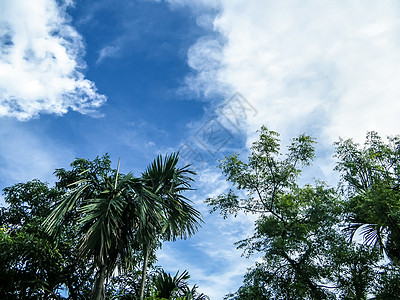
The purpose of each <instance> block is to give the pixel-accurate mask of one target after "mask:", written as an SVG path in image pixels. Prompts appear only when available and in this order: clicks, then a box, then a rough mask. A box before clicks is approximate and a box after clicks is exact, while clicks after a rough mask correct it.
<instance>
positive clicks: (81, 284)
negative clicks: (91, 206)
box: [0, 180, 92, 299]
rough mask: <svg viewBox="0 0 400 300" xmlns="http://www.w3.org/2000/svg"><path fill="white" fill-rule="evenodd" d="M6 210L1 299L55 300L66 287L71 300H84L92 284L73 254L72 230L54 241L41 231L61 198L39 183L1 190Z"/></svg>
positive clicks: (0, 217)
mask: <svg viewBox="0 0 400 300" xmlns="http://www.w3.org/2000/svg"><path fill="white" fill-rule="evenodd" d="M3 193H4V195H5V202H6V203H7V207H3V208H1V212H0V228H1V234H0V298H2V299H17V298H18V299H22V298H46V299H47V298H58V297H60V288H61V287H66V288H68V290H69V292H70V296H71V299H78V298H80V297H84V295H85V292H86V291H87V283H88V282H90V280H91V274H92V273H91V269H90V265H89V266H87V264H86V263H84V262H83V261H82V260H81V259H79V257H78V255H77V253H76V252H75V251H74V250H73V245H74V233H76V231H75V228H74V227H73V226H68V230H67V231H66V232H67V234H64V235H63V236H60V237H59V238H58V239H56V240H55V239H53V238H51V237H49V236H48V235H46V234H45V233H44V231H43V230H42V229H41V226H40V224H41V222H42V221H43V220H44V219H45V217H46V216H47V215H48V214H49V213H50V208H51V205H52V204H53V203H54V202H55V201H57V199H59V198H60V196H61V194H62V193H61V192H60V191H58V190H57V189H55V188H49V187H48V185H47V184H46V183H43V182H40V181H39V180H33V181H29V182H27V183H19V184H16V185H13V186H11V187H7V188H5V189H4V190H3Z"/></svg>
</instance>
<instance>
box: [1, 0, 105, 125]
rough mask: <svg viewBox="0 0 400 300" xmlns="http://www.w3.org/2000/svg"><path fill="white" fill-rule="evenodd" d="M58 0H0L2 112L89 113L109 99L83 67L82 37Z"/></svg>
mask: <svg viewBox="0 0 400 300" xmlns="http://www.w3.org/2000/svg"><path fill="white" fill-rule="evenodd" d="M68 4H71V2H65V5H63V6H59V5H58V4H57V2H56V1H55V0H35V1H23V0H6V1H1V2H0V20H1V21H0V117H4V116H10V117H14V118H17V119H19V120H27V119H30V118H32V117H35V116H37V115H38V114H39V113H54V114H58V115H62V114H65V113H66V112H67V111H68V110H69V109H72V110H75V111H79V112H81V113H87V112H90V111H92V110H93V109H94V108H96V107H99V106H100V105H102V104H103V103H104V101H105V100H106V97H105V96H103V95H100V94H98V93H97V89H96V87H95V85H94V83H93V82H91V81H89V80H88V79H85V77H84V75H83V73H82V70H83V68H84V67H85V64H84V62H83V61H82V56H83V54H84V46H83V43H82V37H81V36H80V35H79V34H78V32H77V31H76V30H75V29H74V28H73V27H72V26H71V25H69V22H68V16H67V15H66V12H65V9H66V5H68Z"/></svg>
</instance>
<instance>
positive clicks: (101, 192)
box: [43, 162, 162, 300]
mask: <svg viewBox="0 0 400 300" xmlns="http://www.w3.org/2000/svg"><path fill="white" fill-rule="evenodd" d="M86 171H88V170H86ZM86 171H85V172H86ZM85 172H83V173H85ZM80 175H83V178H82V179H80V180H78V181H76V182H74V183H73V184H71V185H70V187H72V188H73V189H72V190H71V191H70V192H68V193H67V194H66V195H65V196H64V198H63V199H62V200H61V201H60V202H59V203H57V205H56V207H55V209H54V210H53V211H52V212H51V214H50V215H49V216H48V217H47V219H46V220H45V222H44V224H43V225H44V226H45V228H46V231H47V232H48V233H50V234H54V233H55V232H56V231H58V230H59V228H60V227H61V225H62V221H63V220H64V219H65V217H66V216H67V215H68V214H69V213H70V212H71V211H72V210H76V211H77V215H78V217H77V222H78V224H79V225H80V230H81V233H82V238H81V240H80V243H79V250H80V254H81V256H83V257H86V258H88V259H92V260H93V262H94V263H95V265H96V266H97V275H96V282H95V287H94V293H93V299H96V300H97V299H104V292H105V289H104V281H105V278H106V277H110V276H111V274H112V273H113V271H114V270H115V268H116V267H117V266H118V267H119V268H120V269H129V268H130V266H131V264H132V262H133V261H134V249H133V245H134V244H135V242H136V240H137V239H138V234H139V233H140V232H139V231H138V229H139V228H143V220H144V219H145V218H146V220H147V221H148V225H147V227H148V228H149V230H152V231H155V230H156V229H155V228H152V227H153V226H154V227H160V226H161V223H160V222H159V221H160V220H161V217H160V216H161V215H162V210H161V206H160V202H159V201H158V197H156V196H155V195H154V194H153V193H151V192H149V191H148V190H147V189H146V188H145V187H144V185H143V183H142V180H141V179H138V178H135V177H134V176H133V175H132V174H131V173H129V174H127V175H121V174H119V162H118V168H117V170H116V171H115V174H113V175H109V176H108V175H107V174H102V176H101V179H100V180H99V179H98V178H97V177H96V176H87V177H85V176H84V175H85V174H80Z"/></svg>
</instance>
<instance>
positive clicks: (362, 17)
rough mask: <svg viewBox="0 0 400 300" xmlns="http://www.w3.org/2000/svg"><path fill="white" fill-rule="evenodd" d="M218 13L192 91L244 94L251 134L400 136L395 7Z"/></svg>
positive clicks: (294, 5)
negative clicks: (249, 107)
mask: <svg viewBox="0 0 400 300" xmlns="http://www.w3.org/2000/svg"><path fill="white" fill-rule="evenodd" d="M200 2H203V1H200ZM220 9H221V11H220V13H219V14H218V15H217V17H216V18H215V20H214V30H215V32H217V33H219V37H216V36H215V35H210V36H209V37H202V38H201V39H200V40H199V41H198V42H197V43H196V44H194V45H193V46H192V47H191V49H190V50H189V53H188V63H189V65H190V66H191V67H192V68H193V69H194V70H195V71H196V75H195V76H194V77H193V76H192V77H189V78H188V87H189V88H191V89H193V90H194V91H195V92H197V93H199V91H201V92H202V93H204V94H205V95H206V96H212V95H213V92H214V93H218V94H221V92H222V93H224V94H225V95H226V96H229V94H231V93H233V92H234V91H239V92H240V93H241V94H242V95H244V96H245V97H246V98H247V99H248V101H249V102H250V103H251V104H252V105H253V106H254V107H255V108H256V109H257V110H258V114H257V115H256V116H255V117H252V118H251V119H249V120H248V124H249V127H248V134H249V136H252V133H253V132H255V130H257V129H258V128H259V127H260V126H261V125H262V124H266V125H267V126H268V127H270V128H271V129H274V130H278V131H279V132H281V133H283V134H284V135H285V137H286V136H293V135H296V134H298V133H301V132H307V133H311V134H313V135H314V136H315V135H316V136H318V138H319V140H321V139H322V140H324V141H325V142H328V144H331V143H332V141H334V140H337V139H338V136H343V137H355V138H358V139H362V138H363V137H364V135H365V132H366V131H367V130H376V131H378V132H380V133H381V134H383V135H386V134H396V133H399V132H400V123H399V122H398V115H399V113H400V101H399V99H400V89H399V84H398V79H399V78H400V68H399V67H398V66H399V65H400V40H399V39H398V36H399V34H400V22H399V20H400V18H399V12H400V8H399V4H398V2H397V1H390V0H387V1H376V0H370V1H356V0H353V1H324V2H321V1H316V0H314V1H312V0H310V1H295V0H284V1H264V0H260V1H243V0H221V1H220Z"/></svg>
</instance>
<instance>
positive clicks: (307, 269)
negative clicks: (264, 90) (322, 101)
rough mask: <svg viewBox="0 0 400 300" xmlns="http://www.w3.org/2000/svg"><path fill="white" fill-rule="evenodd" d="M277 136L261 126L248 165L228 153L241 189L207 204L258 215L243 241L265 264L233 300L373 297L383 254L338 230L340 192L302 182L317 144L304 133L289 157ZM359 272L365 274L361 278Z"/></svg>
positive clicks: (228, 169)
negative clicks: (373, 279)
mask: <svg viewBox="0 0 400 300" xmlns="http://www.w3.org/2000/svg"><path fill="white" fill-rule="evenodd" d="M278 136H279V135H278V134H277V133H276V132H273V131H269V130H268V129H267V128H265V127H262V128H261V130H260V138H259V140H258V141H256V142H254V143H253V145H252V147H251V154H250V156H249V158H248V162H244V161H242V160H241V159H240V158H239V155H237V154H233V155H230V156H228V157H226V158H225V159H224V160H223V161H222V162H221V165H220V167H221V169H222V171H223V173H224V174H225V176H226V177H227V179H228V181H229V182H231V183H232V184H233V186H234V187H235V188H236V189H237V191H238V192H234V191H233V190H230V191H229V192H228V193H226V194H223V195H220V196H218V197H215V198H211V199H207V201H206V202H207V203H208V205H209V206H210V207H211V211H217V210H219V211H220V213H221V214H222V215H223V216H224V217H227V216H228V215H230V214H232V215H236V214H237V213H238V212H239V211H243V212H245V213H255V214H258V215H259V218H258V220H257V221H256V224H255V234H254V235H253V236H252V237H250V238H247V239H245V240H243V241H240V242H238V243H237V245H238V247H239V248H242V249H244V250H245V253H247V255H252V254H254V253H257V254H259V255H262V261H260V262H258V263H257V264H256V266H255V267H254V268H253V269H252V270H251V271H250V272H249V273H248V274H247V275H246V277H245V282H244V285H243V286H242V287H241V288H240V289H239V290H238V292H237V293H235V294H233V295H229V296H228V298H232V299H335V298H336V295H342V297H343V299H366V297H367V294H368V292H369V287H370V285H369V280H370V279H371V277H373V274H374V269H373V267H374V262H376V260H377V259H378V258H376V256H373V257H374V259H368V258H369V257H371V256H370V253H369V252H368V251H362V249H360V248H358V247H356V246H355V245H354V244H350V243H347V242H346V238H345V236H344V235H343V234H342V233H341V232H340V230H339V226H340V222H341V221H342V214H343V205H342V203H341V201H340V200H339V197H338V195H337V193H336V191H335V189H332V188H329V187H327V186H326V184H324V183H321V182H317V183H316V184H315V186H311V185H305V186H304V187H300V186H299V185H298V184H297V181H298V178H299V176H300V174H301V168H302V167H304V166H307V165H309V164H310V163H311V161H312V159H313V157H314V146H313V144H314V143H315V141H314V140H313V139H312V138H310V137H309V136H306V135H301V136H299V137H298V138H295V139H293V140H292V142H291V144H290V145H289V146H288V149H287V152H286V153H285V154H283V153H281V151H280V141H279V138H278ZM239 195H241V196H239ZM348 256H349V257H352V259H354V261H353V260H350V259H345V258H346V257H348ZM359 269H362V270H364V271H365V274H366V275H365V276H358V274H356V272H357V270H359ZM355 276H356V277H357V279H359V280H358V281H357V280H355Z"/></svg>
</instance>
